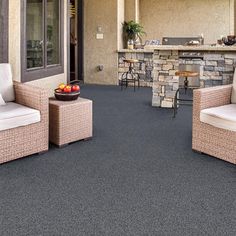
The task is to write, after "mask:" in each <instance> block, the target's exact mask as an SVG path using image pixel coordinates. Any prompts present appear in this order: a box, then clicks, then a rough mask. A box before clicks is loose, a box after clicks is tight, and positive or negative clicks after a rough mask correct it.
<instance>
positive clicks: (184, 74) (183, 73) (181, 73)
mask: <svg viewBox="0 0 236 236" xmlns="http://www.w3.org/2000/svg"><path fill="white" fill-rule="evenodd" d="M175 75H176V76H180V77H185V79H184V87H183V88H184V92H185V94H186V93H187V90H188V89H189V80H188V77H196V76H199V73H198V72H194V71H177V72H176V73H175ZM180 89H181V88H179V89H178V90H177V91H176V93H175V97H174V104H173V108H174V118H175V116H176V114H177V109H178V105H192V102H193V100H192V99H181V98H178V95H179V90H180ZM181 101H183V102H187V103H182V104H181V103H180V102H181Z"/></svg>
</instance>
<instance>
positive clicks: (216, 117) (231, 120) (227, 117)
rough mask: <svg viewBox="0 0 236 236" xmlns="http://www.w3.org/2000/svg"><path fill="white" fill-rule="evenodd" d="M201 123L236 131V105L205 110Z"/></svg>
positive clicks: (201, 115)
mask: <svg viewBox="0 0 236 236" xmlns="http://www.w3.org/2000/svg"><path fill="white" fill-rule="evenodd" d="M200 121H201V122H204V123H207V124H209V125H213V126H215V127H217V128H220V129H226V130H230V131H236V104H229V105H225V106H220V107H213V108H208V109H204V110H202V111H201V114H200Z"/></svg>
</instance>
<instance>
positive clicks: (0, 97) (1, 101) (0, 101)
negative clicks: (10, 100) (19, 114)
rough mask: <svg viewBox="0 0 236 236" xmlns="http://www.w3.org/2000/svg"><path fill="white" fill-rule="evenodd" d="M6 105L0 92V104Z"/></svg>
mask: <svg viewBox="0 0 236 236" xmlns="http://www.w3.org/2000/svg"><path fill="white" fill-rule="evenodd" d="M4 105H6V103H5V101H4V100H3V98H2V94H1V93H0V106H4Z"/></svg>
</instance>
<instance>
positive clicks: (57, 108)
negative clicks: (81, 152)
mask: <svg viewBox="0 0 236 236" xmlns="http://www.w3.org/2000/svg"><path fill="white" fill-rule="evenodd" d="M92 119H93V118H92V101H91V100H88V99H84V98H78V99H77V100H75V101H71V102H63V101H58V100H55V99H50V100H49V140H50V142H52V143H54V144H56V145H58V146H62V145H65V144H68V143H71V142H75V141H78V140H82V139H87V138H90V137H92V135H93V134H92V132H93V130H92V127H93V121H92Z"/></svg>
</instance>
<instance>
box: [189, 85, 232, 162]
mask: <svg viewBox="0 0 236 236" xmlns="http://www.w3.org/2000/svg"><path fill="white" fill-rule="evenodd" d="M231 92H232V85H225V86H217V87H212V88H205V89H198V90H194V96H193V136H192V148H193V149H194V150H196V151H199V152H202V153H206V154H209V155H211V156H214V157H217V158H219V159H222V160H225V161H228V162H230V163H233V164H236V132H233V131H229V130H224V129H219V128H216V127H214V126H211V125H208V124H205V123H203V122H201V121H200V112H201V110H203V109H206V108H210V107H217V106H223V105H226V104H230V98H231Z"/></svg>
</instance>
